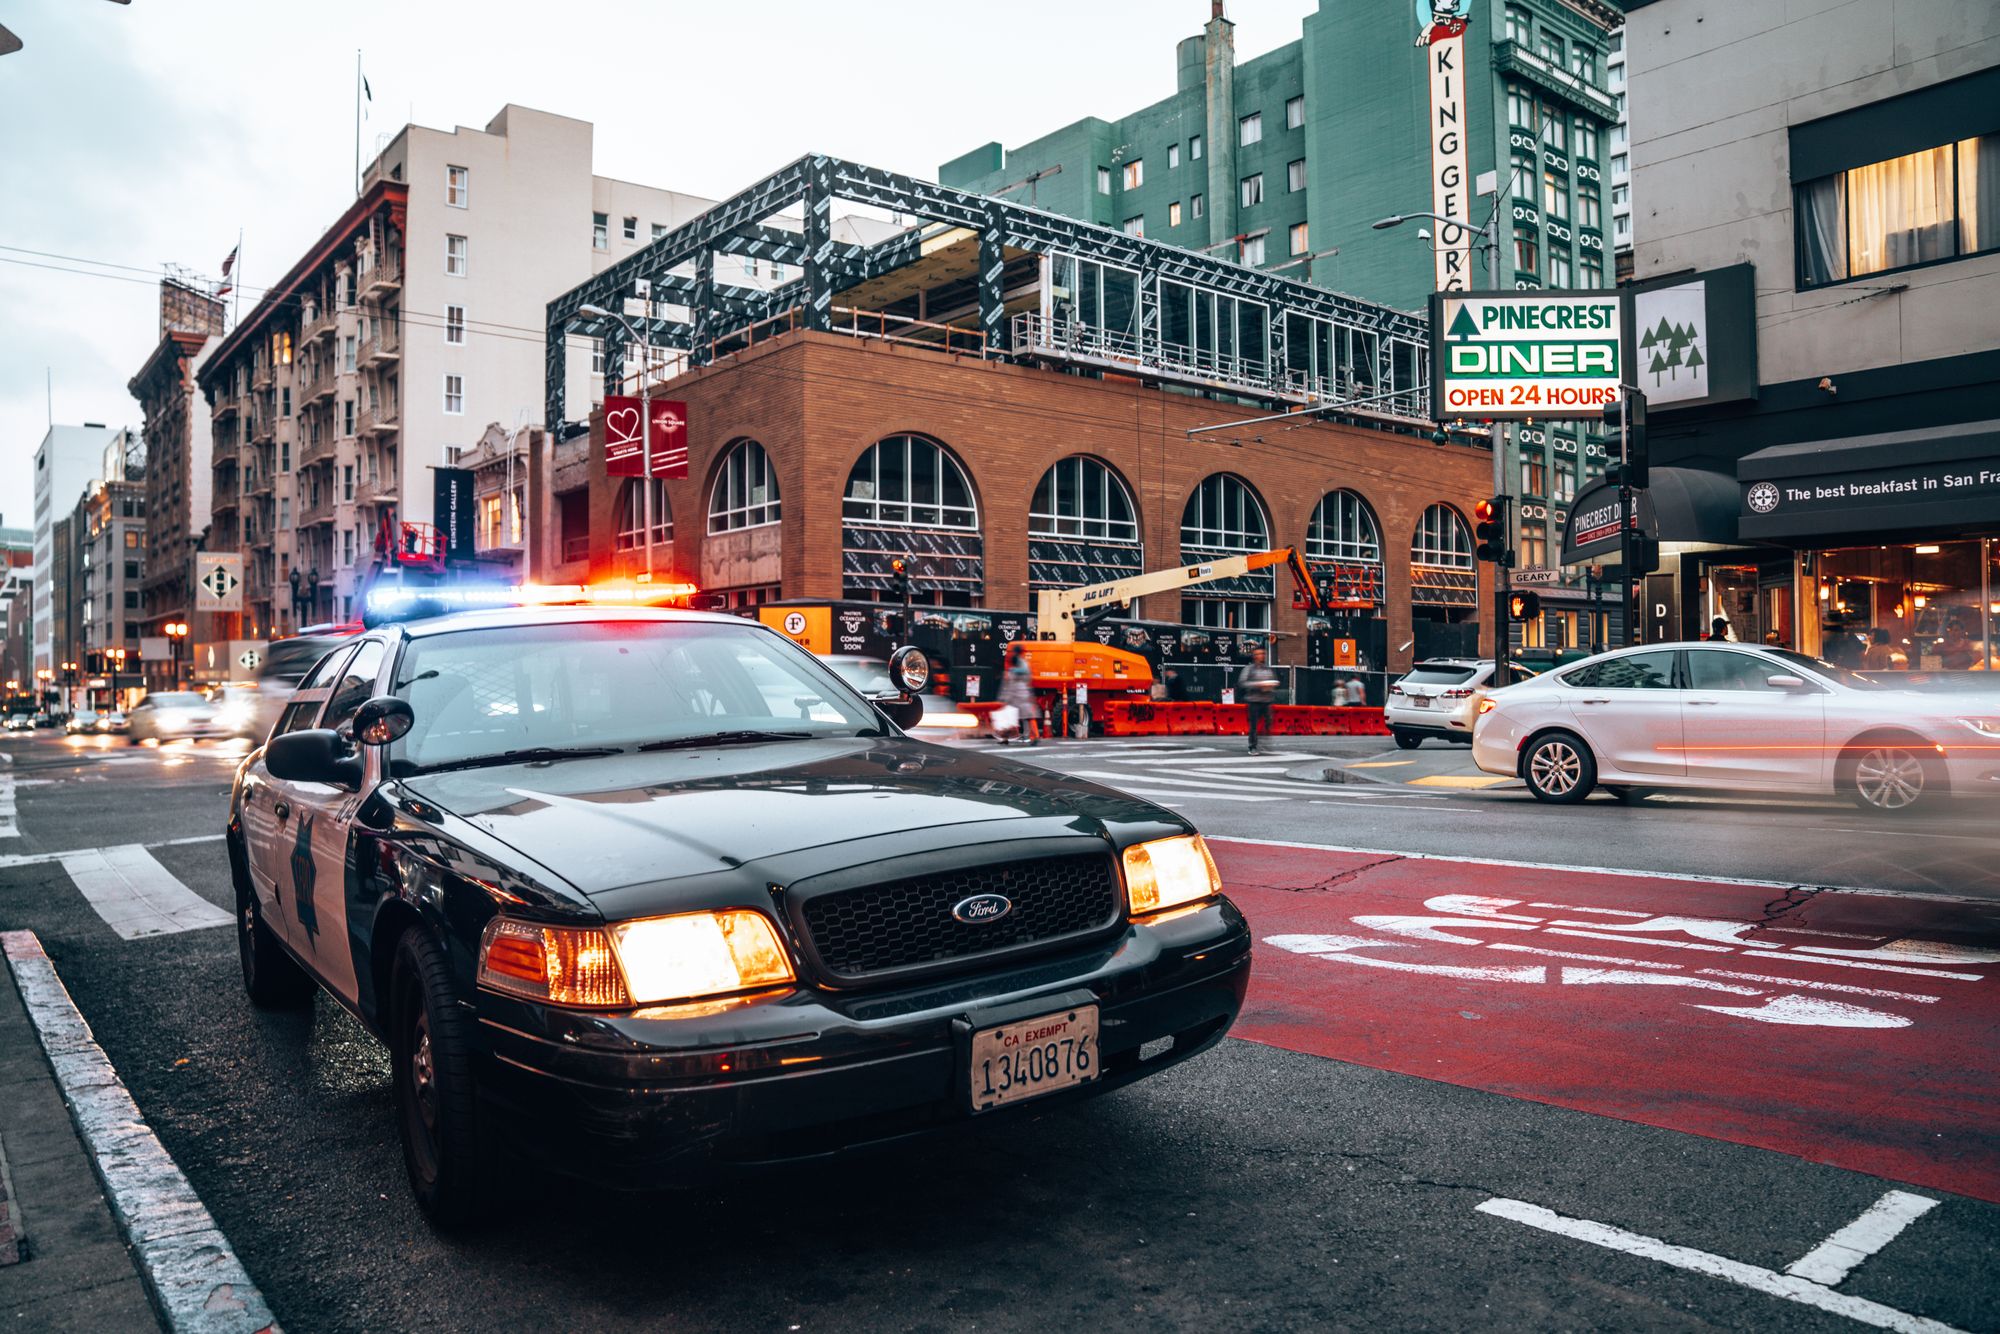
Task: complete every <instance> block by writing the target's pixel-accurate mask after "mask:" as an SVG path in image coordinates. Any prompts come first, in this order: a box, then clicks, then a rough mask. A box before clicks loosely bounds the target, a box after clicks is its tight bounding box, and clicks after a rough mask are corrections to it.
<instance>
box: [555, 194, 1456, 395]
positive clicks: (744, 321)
mask: <svg viewBox="0 0 2000 1334" xmlns="http://www.w3.org/2000/svg"><path fill="white" fill-rule="evenodd" d="M835 200H843V201H846V202H849V203H854V204H866V205H872V206H875V207H877V208H882V209H887V210H890V211H892V212H894V213H897V214H901V215H904V216H907V217H911V218H914V219H917V220H918V221H919V225H917V226H913V227H912V228H911V229H910V230H908V231H907V232H903V233H901V234H899V235H897V236H895V237H893V238H891V239H889V240H886V241H882V242H878V243H876V244H873V245H855V244H849V243H837V242H835V241H834V240H833V238H832V220H833V205H834V201H835ZM801 205H802V206H803V211H804V228H803V231H791V230H786V229H783V228H778V227H772V226H769V225H766V220H767V219H769V218H771V217H772V216H773V215H775V214H778V213H780V212H782V211H783V210H785V209H788V208H793V207H795V206H801ZM922 224H931V225H932V226H931V227H929V228H927V227H926V226H924V225H922ZM937 227H943V228H955V229H963V230H964V231H967V232H970V233H972V234H974V235H976V236H977V238H978V269H977V290H978V321H979V324H978V327H979V332H980V334H981V335H983V346H984V355H986V356H988V357H1002V358H1005V359H1008V360H1015V361H1027V360H1034V361H1044V362H1046V361H1058V362H1073V363H1076V364H1082V365H1092V366H1101V367H1105V368H1109V369H1117V370H1120V371H1124V372H1128V373H1136V374H1140V375H1142V376H1143V375H1147V374H1149V373H1153V374H1155V375H1156V377H1157V378H1159V379H1163V380H1176V381H1181V382H1185V383H1193V384H1197V385H1203V386H1205V387H1208V388H1212V389H1213V390H1215V391H1217V392H1222V393H1227V394H1233V395H1249V396H1256V397H1262V398H1266V399H1270V400H1272V401H1278V402H1282V401H1292V402H1300V403H1306V404H1308V405H1311V404H1314V403H1323V404H1324V406H1325V408H1326V410H1328V411H1341V410H1342V403H1341V401H1340V397H1339V395H1338V394H1337V393H1335V394H1329V393H1327V392H1325V389H1324V387H1323V386H1316V385H1308V386H1305V387H1303V388H1300V387H1298V386H1288V385H1287V384H1286V364H1287V363H1286V349H1285V338H1286V325H1287V320H1286V319H1285V318H1284V317H1285V316H1286V315H1298V316H1305V317H1309V318H1312V319H1317V320H1321V321H1326V322H1327V323H1329V324H1330V325H1331V326H1333V328H1334V329H1336V330H1338V329H1341V328H1346V329H1353V330H1358V331H1361V332H1363V333H1366V334H1370V335H1373V336H1374V346H1375V348H1376V353H1375V357H1376V364H1375V366H1374V368H1373V370H1374V376H1373V379H1374V381H1375V382H1376V383H1377V384H1380V385H1388V384H1390V383H1391V381H1392V364H1391V363H1392V356H1393V351H1392V349H1393V347H1394V346H1395V345H1396V344H1402V345H1406V346H1412V347H1413V348H1414V349H1415V352H1414V353H1413V361H1412V363H1411V364H1412V366H1413V367H1414V368H1415V369H1416V370H1417V376H1416V378H1417V380H1418V381H1419V383H1418V384H1417V385H1415V386H1414V392H1415V401H1416V402H1418V403H1427V402H1428V387H1427V384H1426V383H1424V382H1425V381H1427V380H1428V374H1427V370H1426V362H1427V357H1428V343H1429V337H1430V330H1429V324H1428V322H1427V320H1426V319H1425V317H1423V316H1420V315H1414V314H1411V313H1408V312H1405V311H1400V310H1394V309H1391V308H1389V307H1387V306H1380V305H1376V304H1374V303H1372V302H1366V301H1361V300H1358V299H1356V298H1354V297H1349V296H1343V295H1341V294H1339V293H1337V292H1332V291H1328V290H1327V289H1325V288H1321V287H1314V286H1312V285H1310V284H1307V283H1302V282H1298V281H1296V280H1293V279H1290V278H1283V277H1279V276H1277V275H1276V274H1273V273H1270V272H1267V271H1265V270H1261V269H1254V268H1248V267H1246V266H1244V265H1241V264H1236V263H1233V262H1231V261H1228V260H1222V259H1217V258H1215V257H1213V256H1211V255H1206V254H1202V253H1200V252H1197V251H1191V250H1187V249H1183V248H1182V247H1180V246H1175V245H1169V244H1167V243H1166V242H1163V241H1154V240H1148V239H1147V238H1145V237H1142V236H1132V235H1129V234H1127V233H1125V232H1122V231H1119V230H1116V229H1113V228H1110V227H1103V226H1099V225H1096V224H1094V223H1087V222H1079V221H1077V220H1076V219H1074V218H1068V217H1064V216H1061V215H1060V214H1056V213H1050V212H1047V211H1044V210H1042V209H1038V208H1032V207H1029V206H1028V205H1025V204H1019V203H1015V202H1012V201H1010V200H1005V199H996V198H993V197H991V196H988V195H978V194H972V193H969V192H967V191H964V190H955V189H951V188H949V187H946V186H942V185H938V184H936V183H934V182H930V181H921V180H917V179H915V178H914V177H909V176H903V175H898V174H896V173H894V172H889V171H883V170H881V169H879V168H875V167H866V166H862V165H860V164H858V163H852V162H846V161H843V160H841V159H839V158H832V157H825V156H822V155H819V154H811V155H808V156H806V157H802V158H799V159H798V160H797V161H795V162H793V163H791V164H790V165H788V166H786V167H784V168H783V169H782V170H780V171H778V172H776V173H774V174H773V175H770V176H767V177H765V178H764V179H763V180H761V181H758V182H757V183H756V184H755V185H753V186H751V187H750V188H749V189H747V190H745V191H743V192H742V193H740V194H738V195H736V196H734V197H733V198H730V199H727V200H724V201H723V202H721V203H719V204H717V205H716V206H715V207H714V208H712V209H710V210H709V211H708V212H706V213H704V214H702V215H701V216H700V217H698V218H696V219H694V220H693V221H691V222H689V223H687V224H685V225H683V226H681V227H679V228H676V229H675V230H674V231H672V232H669V233H667V234H666V235H665V236H662V237H661V238H660V239H659V240H657V241H654V242H653V243H652V244H651V245H649V246H647V247H645V248H644V249H643V250H639V251H637V252H635V253H634V254H632V255H630V256H628V257H627V258H625V259H623V260H621V261H619V262H618V263H617V264H614V265H612V266H611V267H610V268H608V269H606V270H604V271H603V272H602V273H599V274H597V275H596V276H594V277H592V278H591V279H590V280H589V281H588V282H585V283H582V284H579V285H578V286H576V287H574V288H572V289H570V290H569V291H567V292H565V293H563V294H562V295H561V296H559V297H557V298H555V299H554V300H553V301H550V302H549V303H548V320H547V329H546V334H545V340H546V341H545V354H544V368H545V371H544V373H545V380H544V386H545V391H546V404H545V406H546V419H547V424H548V427H549V429H550V430H551V431H558V432H559V431H560V429H561V426H562V424H563V421H564V419H565V414H566V413H567V411H568V405H567V403H566V401H565V398H566V394H565V387H564V374H565V371H566V368H567V357H568V344H567V339H568V338H569V337H571V336H584V337H593V338H601V339H603V340H604V343H605V368H604V372H605V379H606V382H607V383H611V384H616V383H618V382H619V381H620V379H621V378H622V376H623V373H624V362H625V357H626V352H627V349H626V348H625V346H624V342H625V335H624V332H623V329H622V328H621V326H620V325H619V323H618V321H617V320H615V319H605V318H592V317H589V316H585V315H581V314H579V313H578V312H579V310H580V309H581V308H582V307H584V306H597V307H599V308H601V309H604V310H607V311H621V312H622V311H623V310H624V309H625V302H626V300H627V299H629V298H633V297H636V296H637V295H638V294H639V288H638V284H639V283H641V282H645V283H647V284H649V290H650V296H649V298H648V302H649V304H648V306H647V309H648V310H649V311H656V310H658V309H659V307H660V306H661V305H662V304H665V305H672V306H683V307H686V308H687V310H688V312H689V318H688V319H686V320H676V319H668V318H661V317H659V316H658V315H653V316H649V317H645V318H641V317H633V316H628V317H627V319H628V321H629V322H630V323H631V325H632V326H633V328H634V330H635V331H636V332H637V333H638V334H639V336H640V337H641V338H642V339H643V340H644V341H645V342H646V343H648V344H649V345H650V346H652V347H656V348H668V349H680V350H684V351H686V352H687V354H688V360H689V362H690V364H693V365H702V364H706V362H707V361H708V360H709V359H710V358H709V351H710V348H711V347H712V345H713V343H714V342H715V341H716V340H717V339H718V338H721V337H724V336H726V335H728V334H729V333H731V332H732V331H735V330H740V329H744V328H746V327H748V326H751V325H756V324H759V323H761V322H763V321H767V320H770V319H773V318H774V317H776V316H779V315H781V314H783V313H785V312H787V311H797V312H799V316H800V319H799V323H800V324H801V326H802V327H804V328H805V329H807V330H821V331H831V330H832V329H833V328H834V317H835V308H834V294H835V293H836V292H837V291H840V290H844V289H846V288H850V287H853V286H855V285H857V284H860V283H864V282H867V281H869V280H870V279H873V278H877V277H881V276H882V275H884V274H887V273H890V272H893V271H894V270H896V269H898V268H901V267H903V266H904V265H907V264H910V263H913V262H915V261H917V260H919V259H921V258H922V257H923V255H924V253H925V246H924V243H925V241H926V239H927V238H928V237H930V236H931V235H933V234H934V232H935V229H936V228H937ZM1009 250H1017V251H1027V252H1031V253H1033V254H1036V255H1039V256H1043V257H1049V256H1056V255H1068V256H1074V257H1076V258H1079V259H1082V260H1085V261H1091V262H1098V263H1103V264H1107V265H1112V266H1116V267H1118V268H1122V269H1125V270H1128V271H1130V272H1132V273H1134V274H1136V275H1137V277H1138V296H1139V299H1138V322H1139V333H1138V338H1137V342H1136V346H1132V347H1127V348H1121V349H1112V350H1111V352H1110V354H1109V355H1107V350H1106V348H1105V347H1104V346H1103V345H1102V344H1098V345H1094V346H1090V347H1082V348H1078V347H1074V345H1073V343H1072V342H1071V341H1070V340H1068V339H1065V338H1050V337H1047V336H1045V335H1044V334H1043V333H1041V332H1040V330H1041V329H1042V328H1043V324H1044V323H1046V322H1042V323H1037V322H1036V320H1035V319H1034V317H1026V316H1024V317H1021V323H1020V324H1019V326H1018V328H1017V333H1016V336H1015V337H1014V338H1013V339H1012V340H1010V339H1009V338H1008V336H1007V333H1008V329H1007V309H1006V291H1005V275H1006V260H1007V252H1008V251H1009ZM718 254H723V255H743V256H749V257H753V258H756V259H761V260H766V261H771V262H776V263H782V264H788V265H796V266H798V267H799V268H800V269H802V270H803V276H801V277H800V278H798V279H796V280H794V281H792V282H789V283H787V284H785V285H784V286H782V287H778V288H775V289H771V290H768V291H766V290H761V289H757V288H751V287H744V286H740V285H736V284H729V283H718V282H717V281H716V279H715V256H716V255H718ZM689 264H692V265H693V268H694V273H693V276H692V277H690V276H688V275H687V274H686V273H684V272H682V273H676V272H675V270H677V269H685V268H686V267H687V266H688V265H689ZM1162 281H1167V282H1175V283H1180V284H1184V285H1186V286H1188V287H1192V288H1194V289H1196V290H1197V291H1208V292H1214V293H1218V294H1221V295H1225V296H1231V297H1237V298H1246V299H1248V300H1251V301H1255V302H1259V303H1261V304H1263V305H1264V306H1265V307H1266V308H1267V320H1266V331H1267V334H1268V337H1269V343H1270V345H1269V347H1268V349H1266V358H1267V360H1266V361H1265V362H1264V364H1265V365H1266V366H1267V367H1268V368H1270V370H1271V374H1270V375H1269V376H1268V377H1267V379H1266V380H1265V381H1264V382H1258V383H1252V382H1248V381H1245V380H1243V379H1241V378H1238V379H1234V380H1232V379H1231V378H1230V377H1229V376H1227V375H1216V376H1213V377H1205V376H1203V375H1201V374H1197V373H1188V372H1187V371H1186V370H1185V369H1184V368H1181V369H1176V368H1174V367H1167V368H1165V369H1162V367H1160V366H1153V367H1150V368H1149V366H1148V365H1147V362H1146V356H1147V348H1148V347H1149V346H1153V347H1157V346H1158V339H1159V329H1160V303H1159V285H1160V283H1161V282H1162ZM1349 410H1350V411H1353V412H1355V413H1356V414H1357V415H1362V416H1367V417H1374V418H1387V419H1389V420H1392V421H1394V422H1396V423H1398V424H1403V425H1408V426H1411V427H1422V426H1426V425H1428V422H1429V417H1428V410H1427V408H1425V409H1414V410H1411V411H1396V410H1386V411H1385V410H1384V409H1383V408H1382V407H1381V406H1380V405H1379V404H1368V405H1360V404H1356V405H1354V406H1353V407H1351V408H1350V409H1349Z"/></svg>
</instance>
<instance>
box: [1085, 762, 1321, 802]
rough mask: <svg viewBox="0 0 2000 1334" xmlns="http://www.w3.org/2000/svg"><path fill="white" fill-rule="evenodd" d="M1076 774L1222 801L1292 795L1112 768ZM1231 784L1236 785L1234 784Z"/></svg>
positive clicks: (1119, 784) (1121, 785)
mask: <svg viewBox="0 0 2000 1334" xmlns="http://www.w3.org/2000/svg"><path fill="white" fill-rule="evenodd" d="M1075 776H1076V777H1078V778H1101V779H1104V780H1106V781H1108V782H1110V783H1112V784H1113V785H1115V786H1117V787H1119V788H1122V789H1124V790H1125V791H1127V792H1137V791H1139V789H1138V788H1136V787H1132V786H1129V785H1130V784H1132V783H1135V782H1137V783H1145V784H1149V785H1153V786H1157V787H1170V788H1175V789H1177V792H1176V795H1178V796H1194V795H1196V794H1199V795H1201V796H1204V797H1214V798H1216V799H1218V800H1221V801H1283V800H1284V799H1285V798H1286V797H1287V796H1289V795H1291V794H1290V793H1285V792H1267V791H1264V790H1263V789H1261V788H1260V789H1258V790H1257V791H1255V792H1254V793H1242V792H1221V791H1217V790H1216V787H1215V785H1214V784H1212V783H1203V782H1198V781H1196V780H1193V779H1188V778H1166V777H1163V776H1162V775H1160V774H1126V773H1118V772H1115V771H1113V770H1110V769H1078V770H1077V771H1076V774H1075ZM1231 786H1234V785H1233V784H1232V785H1231ZM1189 788H1192V789H1193V791H1187V790H1186V789H1189Z"/></svg>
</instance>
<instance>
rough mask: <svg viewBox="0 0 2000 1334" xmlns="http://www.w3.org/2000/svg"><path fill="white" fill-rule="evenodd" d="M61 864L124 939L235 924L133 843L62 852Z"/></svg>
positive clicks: (87, 898) (79, 889) (225, 914)
mask: <svg viewBox="0 0 2000 1334" xmlns="http://www.w3.org/2000/svg"><path fill="white" fill-rule="evenodd" d="M60 860H61V862H62V864H63V869H64V870H66V871H68V872H69V876H70V879H71V880H73V881H75V882H76V887H77V890H78V892H80V893H81V894H82V895H83V897H84V898H85V900H87V901H88V902H89V904H90V906H91V907H92V908H94V909H96V910H97V915H98V916H99V917H102V918H103V919H104V920H105V922H106V924H108V925H109V926H110V927H111V929H112V930H113V931H116V932H117V933H118V934H119V935H120V936H121V937H123V938H124V939H126V940H138V939H140V938H142V937H145V936H164V935H170V934H172V933H174V932H176V931H196V930H200V929H202V928H203V927H211V926H228V925H229V924H230V922H231V921H232V920H234V919H232V918H231V917H230V915H229V914H228V913H226V912H224V911H223V910H222V909H220V908H218V907H216V906H215V905H214V904H213V903H210V902H209V901H208V900H207V899H205V898H203V897H202V896H201V895H199V894H197V893H195V892H194V891H193V890H191V889H189V888H188V887H187V886H186V885H183V884H182V883H181V882H180V881H179V880H177V879H175V878H174V874H173V872H171V871H169V870H168V869H167V868H166V867H164V866H162V865H160V863H159V862H158V861H157V860H155V858H154V857H153V854H152V853H150V852H148V851H146V849H145V848H143V847H141V846H140V845H139V844H137V843H124V844H120V845H118V846H116V847H109V848H86V849H84V850H82V851H79V852H66V853H63V854H62V856H61V858H60Z"/></svg>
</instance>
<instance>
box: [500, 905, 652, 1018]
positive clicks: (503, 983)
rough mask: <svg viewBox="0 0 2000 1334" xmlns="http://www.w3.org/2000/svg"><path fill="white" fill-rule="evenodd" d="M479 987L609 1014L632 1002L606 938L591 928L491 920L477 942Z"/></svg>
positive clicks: (603, 934) (609, 938)
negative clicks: (611, 1010) (608, 1012)
mask: <svg viewBox="0 0 2000 1334" xmlns="http://www.w3.org/2000/svg"><path fill="white" fill-rule="evenodd" d="M479 985H481V986H483V987H490V988H492V989H493V990H495V991H504V992H507V993H508V994H510V995H515V996H525V997H527V998H528V999H530V1000H541V1001H548V1002H549V1003H551V1004H554V1005H577V1006H584V1007H587V1008H590V1009H600V1010H610V1009H620V1008H623V1007H625V1006H628V1005H630V1004H631V1003H632V997H631V993H630V992H629V991H627V990H626V987H625V978H624V975H623V974H622V973H620V972H619V970H618V956H617V955H616V954H614V953H613V952H612V949H611V937H610V936H608V935H606V934H605V933H604V932H603V931H601V930H598V929H597V928H595V927H586V928H582V929H577V928H573V927H561V926H542V925H541V924H539V923H537V922H517V921H514V920H513V919H512V918H507V917H496V918H494V919H493V920H492V921H491V922H488V923H487V924H486V933H485V935H484V936H483V937H482V938H481V940H480V942H479Z"/></svg>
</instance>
